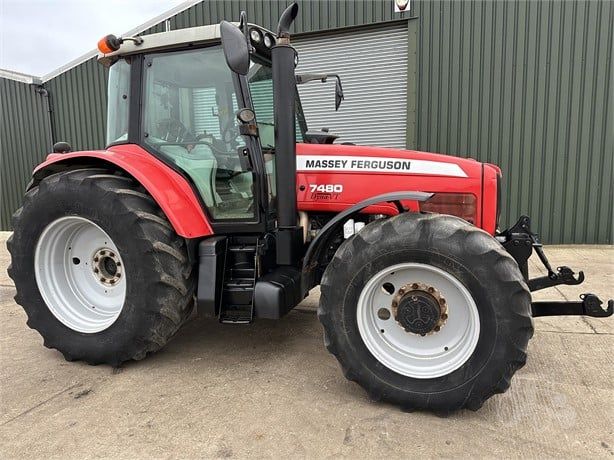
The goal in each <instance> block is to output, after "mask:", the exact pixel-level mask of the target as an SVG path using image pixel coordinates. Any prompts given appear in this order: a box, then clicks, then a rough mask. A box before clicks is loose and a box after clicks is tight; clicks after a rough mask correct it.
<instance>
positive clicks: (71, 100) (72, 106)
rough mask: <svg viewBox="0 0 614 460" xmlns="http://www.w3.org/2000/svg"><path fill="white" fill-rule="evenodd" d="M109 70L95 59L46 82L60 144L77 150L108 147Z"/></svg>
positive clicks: (57, 138)
mask: <svg viewBox="0 0 614 460" xmlns="http://www.w3.org/2000/svg"><path fill="white" fill-rule="evenodd" d="M107 78H108V70H107V69H106V68H105V67H103V66H102V65H100V64H99V63H98V61H97V60H96V59H95V58H93V59H89V60H88V61H85V62H84V63H83V64H81V65H78V66H77V67H74V68H72V69H70V70H68V71H67V72H64V73H63V74H61V75H59V76H58V77H56V78H54V79H52V80H49V81H48V82H46V83H45V87H46V88H47V89H48V90H49V93H50V94H51V98H52V100H51V103H52V106H53V128H54V137H55V140H56V142H57V141H59V140H63V141H67V142H68V143H70V145H71V146H72V148H73V149H74V150H88V149H100V148H104V146H105V138H106V126H107V120H106V118H107Z"/></svg>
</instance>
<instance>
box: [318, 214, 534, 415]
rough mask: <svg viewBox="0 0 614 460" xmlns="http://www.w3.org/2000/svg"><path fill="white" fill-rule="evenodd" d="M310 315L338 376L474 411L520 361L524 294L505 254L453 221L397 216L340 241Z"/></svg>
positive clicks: (503, 386)
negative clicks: (337, 368)
mask: <svg viewBox="0 0 614 460" xmlns="http://www.w3.org/2000/svg"><path fill="white" fill-rule="evenodd" d="M321 293H322V294H321V298H320V306H319V310H318V316H319V318H320V321H321V322H322V324H323V326H324V334H325V343H326V346H327V348H328V350H329V351H330V352H331V353H332V354H333V355H335V356H336V358H337V359H338V360H339V362H340V364H341V367H342V369H343V372H344V374H345V376H346V377H347V378H348V379H350V380H352V381H355V382H357V383H358V384H359V385H361V386H362V387H363V388H365V389H366V390H367V392H368V393H369V395H370V396H371V398H372V399H374V400H384V401H388V402H391V403H393V404H396V405H399V406H401V407H402V408H403V409H405V410H415V409H426V410H434V411H438V412H449V411H453V410H457V409H461V408H469V409H473V410H477V409H478V408H480V407H481V406H482V404H483V403H484V401H486V400H487V399H488V398H490V397H491V396H492V395H494V394H495V393H503V392H504V391H505V390H507V388H508V387H509V385H510V380H511V378H512V376H513V375H514V373H515V372H516V371H517V370H518V369H519V368H521V367H522V366H523V365H524V364H525V362H526V348H527V343H528V341H529V339H530V338H531V336H532V334H533V323H532V318H531V313H530V312H531V296H530V293H529V291H528V288H527V286H526V284H525V282H524V279H523V277H522V274H521V273H520V270H519V269H518V265H517V264H516V262H515V261H514V259H513V258H512V257H511V256H510V255H509V254H508V253H507V252H506V251H505V250H504V249H503V247H502V246H501V245H500V244H499V243H498V242H497V241H496V240H495V239H494V238H493V237H492V236H490V235H489V234H487V233H486V232H483V231H482V230H480V229H478V228H476V227H474V226H472V225H470V224H468V223H467V222H465V221H464V220H462V219H459V218H456V217H452V216H443V215H432V214H414V213H406V214H401V215H399V216H396V217H394V218H391V219H386V220H379V221H376V222H373V223H371V224H369V225H367V226H366V227H365V228H364V229H363V230H361V231H360V232H359V233H358V234H357V235H355V236H354V237H352V238H351V239H348V240H346V241H345V242H344V243H343V244H342V245H341V246H340V247H339V249H338V250H337V252H336V254H335V257H334V259H333V260H332V262H331V263H330V265H329V266H328V267H327V269H326V272H325V274H324V277H323V279H322V283H321Z"/></svg>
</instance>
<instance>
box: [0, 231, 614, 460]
mask: <svg viewBox="0 0 614 460" xmlns="http://www.w3.org/2000/svg"><path fill="white" fill-rule="evenodd" d="M5 239H6V234H4V236H3V237H2V238H1V239H0V308H1V311H2V320H1V321H0V353H1V354H0V358H1V367H0V391H1V394H0V396H1V398H0V457H2V458H12V457H29V458H32V457H35V458H48V457H60V458H88V457H112V458H117V457H122V458H151V457H156V458H159V457H163V458H187V457H189V458H193V457H213V456H215V457H247V456H257V457H286V456H292V457H331V456H351V457H359V458H364V457H417V456H426V457H435V456H443V457H456V456H464V457H473V456H480V457H483V456H487V457H521V456H522V457H525V456H528V457H565V458H568V457H604V458H612V456H613V455H614V391H613V390H614V366H613V365H612V362H613V361H612V353H613V351H614V319H609V320H598V319H594V318H587V319H582V318H558V319H556V318H555V319H537V320H536V321H535V325H536V333H535V336H534V338H533V340H532V341H531V343H530V345H529V360H528V363H527V365H526V366H525V367H524V368H523V369H522V370H521V371H520V372H519V373H518V374H517V375H516V377H515V378H514V381H513V384H512V388H511V389H510V390H509V391H508V392H507V393H505V394H504V395H499V396H495V397H494V398H492V399H491V400H489V401H488V402H487V403H486V404H485V406H484V407H483V408H482V410H480V411H479V412H470V411H462V412H459V413H456V414H454V415H451V416H449V417H447V418H439V417H437V416H435V415H431V414H428V413H412V414H406V413H403V412H401V411H399V410H397V409H396V408H394V407H391V406H388V405H386V404H381V403H372V402H370V401H369V400H368V399H367V397H366V396H365V393H364V392H363V391H362V390H361V388H359V387H358V386H357V385H355V384H353V383H349V382H347V381H346V380H345V379H344V378H343V376H342V374H341V372H340V370H339V367H338V365H337V362H336V360H335V359H334V358H333V357H332V356H330V355H329V354H328V353H327V352H326V351H325V349H324V346H323V344H322V330H321V328H320V325H319V323H318V321H317V318H316V315H315V306H316V304H317V302H318V293H317V292H314V293H313V294H312V295H311V296H310V297H309V298H308V299H306V300H305V302H304V303H303V304H302V305H301V306H300V307H299V309H297V310H295V311H294V312H292V313H291V314H289V315H288V316H287V317H286V318H285V319H283V320H281V321H278V322H265V321H260V322H258V323H256V324H254V325H252V326H249V327H243V326H228V325H220V324H218V323H217V322H215V321H212V320H205V319H194V320H192V321H191V322H189V323H188V324H187V325H186V326H185V328H184V329H183V330H182V332H181V333H180V334H179V335H178V336H177V337H176V338H175V340H173V341H172V342H171V343H170V344H169V345H168V346H167V347H166V348H165V349H164V350H163V351H162V352H160V353H157V354H156V355H154V356H151V357H149V358H147V359H145V360H144V361H140V362H135V363H129V364H127V365H125V366H124V367H123V368H121V369H120V370H113V369H111V368H109V367H106V366H97V367H90V366H87V365H85V364H82V363H68V362H65V361H64V359H63V358H62V357H61V355H60V354H59V353H58V352H56V351H53V350H49V349H46V348H44V347H43V346H42V340H41V338H40V336H39V335H38V334H37V333H36V332H34V331H32V330H30V329H28V327H27V326H26V324H25V315H24V313H23V312H22V310H21V308H20V307H19V306H17V305H16V304H15V303H14V302H13V295H14V289H13V287H12V283H11V281H10V279H9V278H8V277H7V275H6V266H7V265H8V257H7V253H6V249H5V244H4V240H5ZM548 254H549V255H550V257H551V259H552V261H553V263H554V264H558V265H562V264H568V265H570V266H574V267H583V268H585V271H586V274H587V278H588V279H587V281H586V282H585V284H584V285H583V286H579V287H578V286H575V287H563V288H560V290H554V289H552V290H550V292H548V293H545V294H542V295H541V297H544V296H547V295H549V296H550V297H555V298H565V297H567V298H570V299H571V298H575V297H576V296H577V295H578V294H580V293H582V292H586V291H593V292H595V293H596V294H598V295H600V296H601V297H602V298H603V297H606V296H607V295H609V296H613V295H614V247H612V246H610V247H603V246H602V247H579V246H574V247H553V248H548Z"/></svg>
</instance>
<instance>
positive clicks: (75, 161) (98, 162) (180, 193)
mask: <svg viewBox="0 0 614 460" xmlns="http://www.w3.org/2000/svg"><path fill="white" fill-rule="evenodd" d="M88 166H89V167H91V166H103V167H108V168H109V169H112V170H119V171H122V172H124V173H127V174H129V175H130V176H132V177H133V178H134V179H135V180H136V181H137V182H139V183H140V184H141V185H142V186H143V187H144V188H145V189H146V190H147V192H148V193H149V194H150V195H151V196H152V198H153V199H154V200H155V201H156V203H157V204H158V206H160V208H161V209H162V211H164V214H165V215H166V217H167V218H168V220H169V221H170V223H171V225H172V226H173V228H174V229H175V232H176V233H177V234H178V235H179V236H182V237H184V238H198V237H203V236H209V235H212V234H213V229H212V228H211V224H210V223H209V220H208V219H207V216H206V215H205V213H204V211H203V208H202V206H201V204H200V201H199V199H198V196H197V195H196V194H195V192H194V190H193V189H192V187H191V185H190V183H189V182H188V181H187V180H186V179H185V178H184V177H183V176H182V175H181V174H179V173H178V172H176V171H174V170H173V169H172V168H171V167H170V166H168V165H166V164H165V163H163V162H162V161H160V160H158V159H157V158H156V157H154V156H153V155H151V154H150V153H148V152H147V151H145V150H144V149H142V148H141V147H139V146H137V145H131V144H127V145H117V146H112V147H109V149H108V150H99V151H83V152H73V153H65V154H51V155H49V156H47V158H46V160H45V161H44V162H43V163H41V164H40V165H38V166H37V167H36V169H35V170H34V172H33V180H32V182H31V184H30V187H32V186H34V185H36V184H38V182H40V181H41V180H42V179H43V178H44V177H46V176H48V175H50V174H54V173H56V172H59V171H64V170H70V169H76V168H82V167H88Z"/></svg>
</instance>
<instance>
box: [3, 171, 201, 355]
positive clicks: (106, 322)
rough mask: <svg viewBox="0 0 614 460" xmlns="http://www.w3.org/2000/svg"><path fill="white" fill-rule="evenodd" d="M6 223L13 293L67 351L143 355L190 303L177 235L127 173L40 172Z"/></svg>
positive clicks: (190, 279)
mask: <svg viewBox="0 0 614 460" xmlns="http://www.w3.org/2000/svg"><path fill="white" fill-rule="evenodd" d="M13 229H14V232H13V235H12V236H11V237H10V238H9V241H8V242H7V246H8V249H9V252H10V253H11V265H10V267H9V270H8V272H9V276H10V277H11V278H12V279H13V281H14V282H15V288H16V290H17V294H16V296H15V300H16V302H17V303H18V304H20V305H21V306H22V307H23V308H24V310H25V312H26V314H27V316H28V321H27V324H28V326H30V327H31V328H32V329H35V330H37V331H38V332H39V333H40V334H41V335H42V337H43V339H44V344H45V346H46V347H48V348H55V349H57V350H59V351H60V352H62V354H63V355H64V357H65V358H66V359H67V360H71V361H72V360H84V361H86V362H88V363H90V364H101V363H108V364H111V365H113V366H117V365H119V364H121V363H122V362H124V361H127V360H138V359H142V358H144V357H145V356H146V355H147V354H148V353H150V352H154V351H157V350H158V349H160V348H161V347H163V346H164V345H165V344H166V343H167V341H168V340H169V339H170V338H171V337H172V336H173V335H174V334H175V332H177V330H178V329H179V327H180V326H181V325H182V324H183V322H184V321H185V320H186V318H187V317H188V315H189V314H190V312H191V310H192V307H193V305H194V288H195V277H194V274H193V273H192V266H191V263H190V262H189V259H188V256H187V250H186V243H185V241H184V240H183V238H180V237H179V236H178V235H177V234H176V233H175V232H174V230H173V228H172V227H171V225H170V223H169V222H168V220H167V219H166V217H165V216H164V213H163V212H162V211H161V210H160V208H159V207H158V206H157V204H156V203H155V201H154V200H153V199H152V198H151V196H149V195H148V194H147V192H146V191H145V190H144V189H143V188H142V187H140V186H139V184H137V183H136V182H135V181H134V180H132V179H131V178H128V177H125V176H121V175H116V174H111V173H109V172H108V171H105V170H99V169H81V170H73V171H67V172H61V173H57V174H54V175H51V176H49V177H46V178H45V179H43V180H42V181H41V182H40V183H39V184H38V186H35V187H33V188H31V189H30V190H29V191H28V192H27V193H26V196H25V200H24V204H23V207H22V208H20V209H19V210H18V211H17V212H16V213H15V214H14V216H13Z"/></svg>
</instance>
